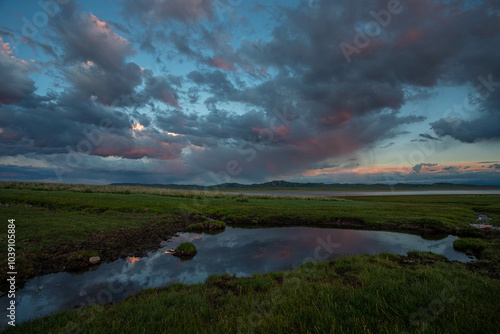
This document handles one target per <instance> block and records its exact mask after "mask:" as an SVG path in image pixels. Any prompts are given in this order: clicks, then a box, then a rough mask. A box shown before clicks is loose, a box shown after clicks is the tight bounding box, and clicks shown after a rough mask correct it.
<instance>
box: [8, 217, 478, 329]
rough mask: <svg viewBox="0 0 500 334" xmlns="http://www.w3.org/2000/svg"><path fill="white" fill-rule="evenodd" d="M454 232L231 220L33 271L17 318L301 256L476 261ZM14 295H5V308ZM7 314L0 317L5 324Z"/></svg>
mask: <svg viewBox="0 0 500 334" xmlns="http://www.w3.org/2000/svg"><path fill="white" fill-rule="evenodd" d="M456 239H458V237H455V236H448V237H445V238H443V239H440V240H427V239H424V238H422V237H420V236H418V235H411V234H405V233H395V232H381V231H361V230H344V229H331V228H316V227H279V228H231V227H227V228H226V229H225V231H224V232H222V233H219V234H216V235H211V234H205V233H202V234H198V233H180V234H179V235H177V236H175V237H173V238H171V239H170V240H169V241H168V242H165V243H163V245H164V247H162V248H160V249H159V250H157V251H155V252H150V253H149V254H148V255H147V256H145V257H142V258H136V257H129V258H127V259H120V260H117V261H115V262H112V263H103V264H101V265H99V266H94V267H93V268H91V269H90V270H89V271H85V272H83V273H67V272H61V273H56V274H50V275H46V276H42V277H37V278H34V279H32V280H30V281H28V282H27V283H26V284H25V286H24V287H23V288H22V289H21V290H20V291H19V292H18V293H17V304H16V323H21V322H23V321H26V320H28V319H32V318H34V317H41V316H45V315H48V314H51V313H53V312H56V311H59V310H64V309H71V308H74V307H77V306H80V305H85V304H92V303H96V302H98V303H105V302H117V301H119V300H121V299H123V298H125V297H126V296H128V295H130V294H132V293H135V292H137V291H139V290H141V289H145V288H154V287H161V286H165V285H168V284H170V283H173V282H182V283H187V284H193V283H200V282H204V281H205V280H206V279H207V278H208V276H210V275H213V274H224V273H229V274H235V275H236V276H238V277H243V276H251V275H252V274H255V273H266V272H271V271H280V270H290V269H294V268H296V267H297V266H299V265H300V264H302V263H305V262H314V261H324V260H328V259H335V258H339V257H343V256H348V255H357V254H379V253H382V252H390V253H393V254H399V255H406V254H407V252H408V251H413V250H416V251H431V252H433V253H436V254H441V255H444V256H446V257H447V258H448V259H449V260H452V261H461V262H468V261H473V260H474V258H473V257H469V256H467V255H465V254H464V253H460V252H456V251H455V250H454V249H453V241H455V240H456ZM184 241H190V242H192V243H193V244H195V246H196V248H197V249H198V254H197V255H196V256H195V257H194V258H193V259H191V260H181V259H179V258H177V257H175V256H172V254H170V253H169V250H170V249H171V248H175V247H176V246H177V245H179V244H180V243H181V242H184ZM8 302H9V299H7V297H6V296H3V297H2V298H0V307H1V308H3V309H5V308H6V307H7V303H8ZM7 320H8V319H3V320H2V325H3V326H4V325H5V324H6V321H7Z"/></svg>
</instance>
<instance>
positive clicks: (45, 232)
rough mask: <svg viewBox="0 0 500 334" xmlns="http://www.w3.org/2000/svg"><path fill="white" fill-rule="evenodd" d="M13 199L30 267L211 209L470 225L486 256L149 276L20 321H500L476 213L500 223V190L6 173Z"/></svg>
mask: <svg viewBox="0 0 500 334" xmlns="http://www.w3.org/2000/svg"><path fill="white" fill-rule="evenodd" d="M0 203H2V207H0V210H1V212H2V230H3V231H4V232H1V233H0V237H1V240H0V249H2V258H1V265H2V267H4V268H5V266H6V256H5V254H6V252H5V251H4V250H6V239H5V234H6V231H7V219H16V253H17V254H16V255H17V259H16V264H17V269H18V272H19V273H20V278H24V279H26V278H29V277H33V276H34V275H38V274H41V273H48V272H55V271H58V270H62V269H63V268H66V269H68V266H65V265H64V264H65V263H76V264H78V265H82V262H85V261H86V259H88V257H90V256H100V257H101V258H102V259H103V260H104V261H111V260H114V259H116V258H118V257H122V256H126V255H137V254H136V253H137V252H138V251H140V250H144V249H147V248H148V247H155V245H156V246H157V245H158V243H159V240H161V239H162V238H164V237H165V236H167V235H169V234H172V233H173V232H176V231H183V230H185V229H186V227H187V226H189V225H190V224H195V223H203V222H205V221H206V219H207V218H212V219H218V220H221V221H223V222H226V223H229V224H236V225H237V224H244V225H247V224H257V225H259V226H262V225H269V226H271V225H272V226H274V225H277V224H280V225H282V224H290V225H305V224H311V225H317V224H331V225H332V226H342V227H348V228H352V227H355V228H367V229H380V230H400V231H412V232H421V233H440V232H441V233H449V232H450V231H452V232H454V233H456V234H457V235H460V236H461V237H462V238H461V239H459V240H458V241H457V242H456V244H455V246H456V248H457V250H461V251H464V252H469V253H472V254H475V255H476V256H478V257H479V259H480V260H479V261H477V262H475V263H473V264H470V265H464V264H459V263H449V262H447V261H445V260H443V259H441V258H438V257H436V256H432V255H430V254H412V256H410V257H400V256H393V255H389V254H383V255H379V256H356V257H349V258H344V259H339V260H335V261H332V262H324V263H323V262H321V263H316V264H307V265H305V266H303V267H299V268H298V269H296V270H294V271H290V272H283V273H269V274H266V275H257V276H254V277H252V278H245V279H235V278H229V277H212V278H211V279H210V281H209V282H207V283H206V284H198V285H194V286H183V285H173V286H170V287H168V288H165V289H153V290H148V291H144V292H142V293H140V294H139V295H136V296H133V297H131V298H129V299H127V300H126V301H123V302H121V303H118V304H116V305H113V306H93V307H89V308H84V309H82V310H80V311H72V312H65V313H61V314H56V315H53V316H50V317H48V318H44V319H39V320H37V321H35V322H30V323H26V324H24V325H21V326H19V327H16V328H15V329H10V330H9V332H11V331H12V332H19V333H45V332H50V331H52V332H57V331H58V330H59V329H63V328H65V326H68V325H67V324H69V325H74V326H76V327H75V328H79V329H82V330H83V332H89V333H101V332H103V333H104V332H112V333H123V332H129V333H137V332H143V330H146V332H161V331H165V330H167V329H168V330H167V332H206V331H207V330H208V331H211V332H234V331H237V330H238V329H240V331H243V332H257V333H267V332H276V333H278V332H282V333H285V332H286V333H290V332H293V331H292V329H295V331H296V332H311V333H314V332H329V331H330V332H338V333H343V332H345V333H348V332H363V331H364V332H371V333H374V332H384V333H394V332H401V331H403V332H404V331H407V332H416V331H418V330H419V329H422V328H423V329H424V332H432V333H433V332H443V333H444V332H476V333H480V332H492V331H494V329H495V328H499V326H500V324H499V320H498V317H495V316H494V315H495V314H497V313H498V311H499V309H498V306H497V304H498V303H497V301H498V300H499V297H500V294H499V292H500V289H499V284H498V279H499V277H500V270H499V263H500V255H499V254H500V252H499V250H500V237H499V234H498V233H497V232H483V231H477V230H475V229H472V228H470V227H469V223H473V222H474V221H475V219H476V218H477V214H476V213H475V212H478V213H484V214H487V215H488V216H489V217H491V218H492V219H493V220H492V224H494V225H497V226H500V196H497V195H487V196H482V195H467V196H387V197H345V198H302V197H296V198H286V197H280V196H268V195H263V196H245V195H234V194H230V195H227V194H221V193H208V192H189V191H181V190H175V191H170V190H165V189H151V188H131V189H129V188H127V187H102V186H101V187H99V186H78V185H76V186H75V185H44V184H33V183H31V184H30V183H22V184H16V183H0ZM474 211H475V212H474ZM140 247H142V249H138V248H140ZM4 272H5V271H4ZM3 282H5V277H2V283H3ZM294 282H298V283H297V284H296V283H294ZM295 285H297V286H299V287H300V288H297V287H295V288H294V286H295ZM1 287H3V286H1ZM254 301H255V302H254ZM422 310H423V311H422ZM415 314H416V315H415ZM89 319H90V320H89ZM125 319H126V320H125ZM422 326H424V327H422ZM66 329H68V328H66ZM67 332H72V331H71V330H69V331H67Z"/></svg>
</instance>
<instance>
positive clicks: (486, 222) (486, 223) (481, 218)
mask: <svg viewBox="0 0 500 334" xmlns="http://www.w3.org/2000/svg"><path fill="white" fill-rule="evenodd" d="M474 213H475V214H477V215H478V217H477V219H476V224H470V226H473V227H476V228H479V229H482V230H500V227H498V226H493V225H491V224H490V222H491V218H490V217H488V216H487V215H485V214H482V213H477V212H474Z"/></svg>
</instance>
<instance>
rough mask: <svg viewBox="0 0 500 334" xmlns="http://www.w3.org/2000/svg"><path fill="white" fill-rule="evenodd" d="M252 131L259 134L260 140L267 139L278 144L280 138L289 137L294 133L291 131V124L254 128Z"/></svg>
mask: <svg viewBox="0 0 500 334" xmlns="http://www.w3.org/2000/svg"><path fill="white" fill-rule="evenodd" d="M252 131H253V132H256V133H258V134H259V138H267V139H269V140H272V141H273V142H277V141H278V139H279V138H283V137H287V136H289V135H291V134H292V133H293V132H292V130H290V124H286V125H285V126H283V125H278V126H275V127H274V126H271V127H270V128H265V129H263V128H258V127H252Z"/></svg>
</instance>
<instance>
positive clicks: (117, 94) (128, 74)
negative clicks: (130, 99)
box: [66, 63, 142, 105]
mask: <svg viewBox="0 0 500 334" xmlns="http://www.w3.org/2000/svg"><path fill="white" fill-rule="evenodd" d="M66 77H67V79H68V82H70V83H71V84H72V85H73V87H74V88H75V92H74V94H75V95H76V97H78V98H80V99H81V100H86V99H88V98H89V97H91V96H96V98H97V101H99V102H100V103H102V104H106V105H110V104H113V102H114V101H116V102H117V103H116V104H115V105H122V104H124V102H126V101H125V99H122V100H120V99H121V98H123V97H124V96H131V95H133V94H134V93H135V87H137V86H138V85H139V84H141V82H142V75H141V69H140V68H139V66H137V65H136V64H134V63H128V64H123V65H122V67H121V68H120V71H118V72H117V71H106V70H104V69H103V68H102V67H100V66H97V65H94V64H87V63H83V64H79V65H75V66H73V67H71V68H69V69H68V70H67V71H66Z"/></svg>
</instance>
